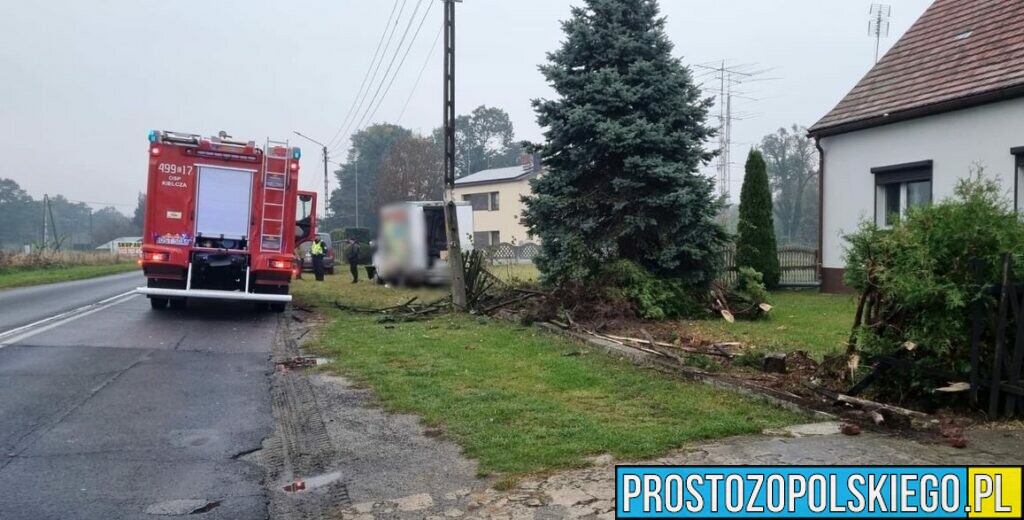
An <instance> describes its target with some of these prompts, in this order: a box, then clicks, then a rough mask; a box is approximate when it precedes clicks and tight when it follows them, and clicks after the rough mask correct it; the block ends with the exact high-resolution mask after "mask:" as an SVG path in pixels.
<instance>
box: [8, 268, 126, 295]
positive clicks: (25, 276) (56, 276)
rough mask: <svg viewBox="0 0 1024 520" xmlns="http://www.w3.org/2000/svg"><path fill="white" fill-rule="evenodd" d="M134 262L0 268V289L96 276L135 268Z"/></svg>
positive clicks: (124, 271)
mask: <svg viewBox="0 0 1024 520" xmlns="http://www.w3.org/2000/svg"><path fill="white" fill-rule="evenodd" d="M138 268H139V266H138V265H137V264H135V263H134V262H125V263H118V264H106V265H75V266H68V267H31V268H20V267H16V268H10V269H4V270H0V289H10V288H13V287H27V286H30V285H43V284H48V283H57V282H69V281H72V280H84V279H86V278H97V277H100V276H107V275H111V274H118V273H126V272H128V271H134V270H137V269H138Z"/></svg>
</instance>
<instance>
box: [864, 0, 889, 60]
mask: <svg viewBox="0 0 1024 520" xmlns="http://www.w3.org/2000/svg"><path fill="white" fill-rule="evenodd" d="M891 16H892V6H891V5H887V4H871V20H870V21H868V34H869V35H871V36H873V37H874V38H875V63H878V58H879V56H878V52H879V50H880V49H881V46H882V38H888V37H889V18H890V17H891Z"/></svg>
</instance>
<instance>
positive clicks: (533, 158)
mask: <svg viewBox="0 0 1024 520" xmlns="http://www.w3.org/2000/svg"><path fill="white" fill-rule="evenodd" d="M519 165H520V166H522V167H523V171H527V172H539V171H540V170H541V169H542V168H543V165H541V162H540V154H539V153H535V154H533V155H530V154H528V153H524V154H522V155H520V156H519Z"/></svg>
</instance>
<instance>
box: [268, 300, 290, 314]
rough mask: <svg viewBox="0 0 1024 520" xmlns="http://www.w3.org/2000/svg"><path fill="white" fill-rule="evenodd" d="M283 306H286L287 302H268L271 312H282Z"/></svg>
mask: <svg viewBox="0 0 1024 520" xmlns="http://www.w3.org/2000/svg"><path fill="white" fill-rule="evenodd" d="M285 306H287V304H286V303H283V302H282V303H271V304H270V310H271V311H273V312H278V313H280V312H284V309H285Z"/></svg>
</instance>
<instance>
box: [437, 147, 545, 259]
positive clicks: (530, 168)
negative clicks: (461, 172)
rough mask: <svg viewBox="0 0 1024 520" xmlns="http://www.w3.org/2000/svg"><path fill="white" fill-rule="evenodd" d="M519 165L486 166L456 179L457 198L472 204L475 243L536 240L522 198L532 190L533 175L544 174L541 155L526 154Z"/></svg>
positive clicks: (478, 245) (487, 243)
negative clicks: (524, 215)
mask: <svg viewBox="0 0 1024 520" xmlns="http://www.w3.org/2000/svg"><path fill="white" fill-rule="evenodd" d="M520 162H521V164H520V166H511V167H508V168H495V169H491V170H483V171H479V172H476V173H473V174H471V175H467V176H465V177H462V178H460V179H456V180H455V191H454V195H455V200H462V201H467V202H470V203H471V204H472V205H473V244H474V246H476V247H486V246H492V245H498V244H500V243H502V242H509V243H512V242H515V243H519V244H522V243H524V242H534V241H535V240H534V239H532V238H531V237H530V234H529V232H528V231H527V230H526V226H524V225H523V224H522V223H521V222H520V219H521V217H522V213H523V209H524V205H523V202H522V198H523V197H524V196H526V195H529V194H530V179H533V178H535V177H537V176H538V175H540V174H541V170H542V167H541V165H540V157H539V156H529V155H526V156H523V158H522V160H521V161H520Z"/></svg>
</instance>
